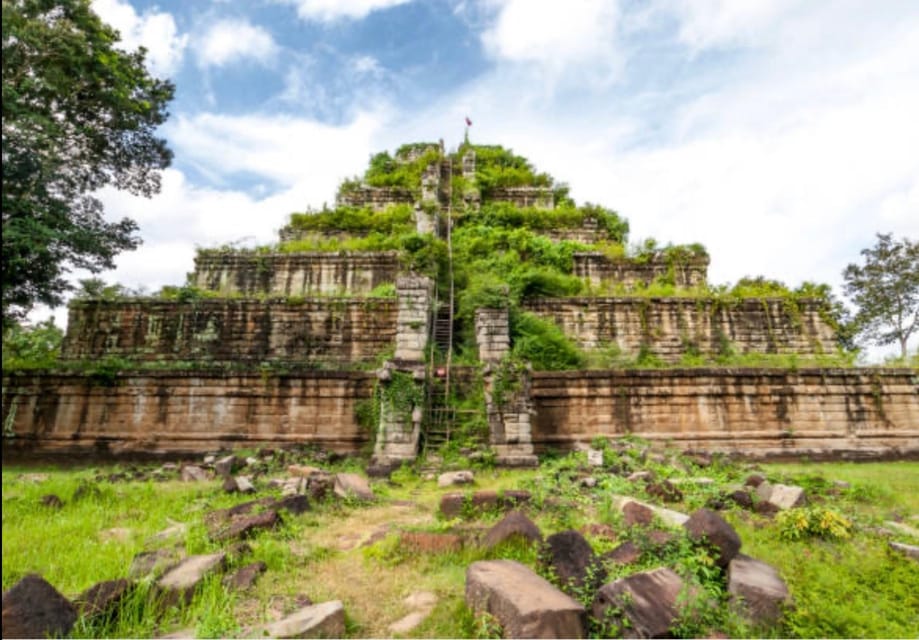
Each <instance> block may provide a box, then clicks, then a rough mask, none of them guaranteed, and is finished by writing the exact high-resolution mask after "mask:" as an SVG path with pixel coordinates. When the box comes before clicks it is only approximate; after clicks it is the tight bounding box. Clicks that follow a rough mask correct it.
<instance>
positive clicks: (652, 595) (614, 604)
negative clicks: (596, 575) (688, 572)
mask: <svg viewBox="0 0 919 640" xmlns="http://www.w3.org/2000/svg"><path fill="white" fill-rule="evenodd" d="M682 590H683V579H682V578H680V576H678V575H677V574H676V573H675V572H674V571H673V570H671V569H667V568H663V567H662V568H660V569H655V570H653V571H642V572H641V573H636V574H634V575H631V576H629V577H627V578H620V579H619V580H616V581H615V582H611V583H609V584H605V585H603V586H602V587H600V590H599V591H598V592H597V595H596V597H595V598H594V601H593V605H592V606H591V610H592V613H593V616H594V618H596V619H597V620H598V621H599V622H600V624H601V625H603V634H604V635H605V636H607V637H610V636H612V637H615V636H618V635H620V634H622V633H623V632H626V634H627V635H628V636H629V637H631V638H661V637H665V636H667V635H668V633H669V630H670V627H671V626H672V625H673V622H674V621H675V620H676V618H677V615H678V611H677V598H678V597H679V596H680V592H681V591H682Z"/></svg>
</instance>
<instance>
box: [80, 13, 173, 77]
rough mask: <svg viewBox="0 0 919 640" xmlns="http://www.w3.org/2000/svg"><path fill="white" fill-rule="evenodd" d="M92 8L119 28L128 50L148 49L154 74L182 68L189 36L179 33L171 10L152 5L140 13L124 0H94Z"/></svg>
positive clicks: (169, 73) (149, 61)
mask: <svg viewBox="0 0 919 640" xmlns="http://www.w3.org/2000/svg"><path fill="white" fill-rule="evenodd" d="M92 8H93V11H95V12H96V13H97V14H98V15H99V17H100V18H102V20H103V21H104V22H105V23H107V24H109V25H111V26H113V27H114V28H115V29H117V30H118V31H119V33H120V34H121V42H122V43H123V45H124V47H125V49H126V50H130V51H133V50H135V49H137V47H145V48H146V49H147V66H148V67H149V69H150V71H151V72H152V73H153V74H154V75H163V76H170V75H172V74H174V73H175V72H176V71H178V69H179V67H180V66H181V64H182V59H183V57H184V54H185V47H186V46H187V44H188V36H187V35H186V34H181V35H180V34H179V33H178V29H177V28H176V23H175V19H174V18H173V17H172V15H171V14H169V13H167V12H164V11H158V10H155V9H151V10H149V11H146V12H144V14H143V15H138V14H137V12H136V11H135V10H134V7H132V6H131V5H130V4H128V3H127V2H124V1H123V0H93V3H92Z"/></svg>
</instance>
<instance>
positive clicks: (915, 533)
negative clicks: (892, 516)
mask: <svg viewBox="0 0 919 640" xmlns="http://www.w3.org/2000/svg"><path fill="white" fill-rule="evenodd" d="M884 526H885V527H886V528H888V529H892V530H893V531H896V532H897V533H902V534H904V535H907V536H910V537H912V538H919V530H917V529H915V528H914V527H911V526H909V525H908V524H904V523H902V522H896V521H895V520H886V521H885V522H884Z"/></svg>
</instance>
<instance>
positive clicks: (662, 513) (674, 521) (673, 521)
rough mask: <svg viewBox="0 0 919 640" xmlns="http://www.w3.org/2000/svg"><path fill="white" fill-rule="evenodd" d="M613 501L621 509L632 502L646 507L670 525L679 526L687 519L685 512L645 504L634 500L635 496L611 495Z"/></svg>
mask: <svg viewBox="0 0 919 640" xmlns="http://www.w3.org/2000/svg"><path fill="white" fill-rule="evenodd" d="M611 497H612V499H613V503H614V504H615V505H616V506H617V507H618V508H619V509H620V510H623V509H624V508H625V506H626V505H627V504H629V503H630V502H633V503H635V504H637V505H641V506H643V507H647V508H648V509H650V510H651V511H653V512H654V515H656V516H657V517H658V518H660V519H661V521H662V522H664V523H666V524H668V525H670V526H672V527H681V526H683V523H684V522H686V521H687V520H689V516H688V515H686V514H685V513H680V512H679V511H674V510H673V509H665V508H664V507H658V506H656V505H653V504H647V503H645V502H641V501H639V500H636V499H635V498H630V497H628V496H611Z"/></svg>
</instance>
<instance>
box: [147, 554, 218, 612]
mask: <svg viewBox="0 0 919 640" xmlns="http://www.w3.org/2000/svg"><path fill="white" fill-rule="evenodd" d="M226 557H227V554H226V553H225V552H223V551H220V552H217V553H209V554H206V555H196V556H188V557H187V558H185V559H184V560H182V561H181V562H180V563H179V564H178V565H176V566H175V567H173V568H172V569H170V570H169V571H167V572H166V573H165V574H163V576H162V577H161V578H160V579H159V580H157V582H156V586H157V587H158V588H159V589H160V591H161V592H162V593H163V600H164V604H165V605H166V606H169V605H172V604H177V603H179V602H185V603H187V602H188V601H189V600H190V599H191V596H192V594H193V593H194V591H195V588H197V586H198V585H199V584H200V583H201V581H202V580H204V578H205V577H207V575H208V574H210V573H212V572H213V571H218V570H220V569H221V568H223V565H224V562H225V561H226Z"/></svg>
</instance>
